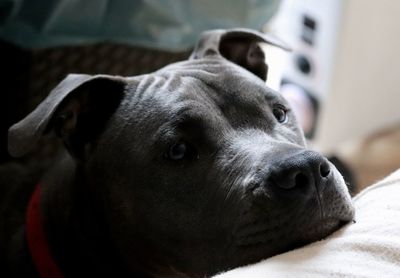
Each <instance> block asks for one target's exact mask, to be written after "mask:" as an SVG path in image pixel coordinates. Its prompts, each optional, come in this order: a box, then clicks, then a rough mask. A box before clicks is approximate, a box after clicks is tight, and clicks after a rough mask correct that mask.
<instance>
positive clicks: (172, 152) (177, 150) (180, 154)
mask: <svg viewBox="0 0 400 278" xmlns="http://www.w3.org/2000/svg"><path fill="white" fill-rule="evenodd" d="M167 157H168V158H169V159H171V160H182V159H185V158H194V157H197V152H196V150H195V149H194V148H193V147H192V146H191V145H189V144H187V143H185V142H179V143H176V144H174V145H172V146H171V147H170V148H169V151H168V154H167Z"/></svg>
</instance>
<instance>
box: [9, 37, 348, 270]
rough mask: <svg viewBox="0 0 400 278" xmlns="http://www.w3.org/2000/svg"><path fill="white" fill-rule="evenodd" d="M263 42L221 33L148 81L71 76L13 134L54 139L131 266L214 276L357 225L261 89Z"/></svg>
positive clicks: (293, 127)
mask: <svg viewBox="0 0 400 278" xmlns="http://www.w3.org/2000/svg"><path fill="white" fill-rule="evenodd" d="M232 34H234V35H232ZM260 40H265V38H264V37H262V35H260V34H257V33H254V32H249V31H243V30H241V31H236V33H235V32H221V31H217V32H212V33H207V34H206V35H205V36H204V37H203V39H202V40H201V41H200V42H199V44H198V46H197V48H196V49H195V52H194V54H193V55H192V59H191V60H188V61H185V62H181V63H176V64H172V65H170V66H167V67H165V68H163V69H161V70H159V71H157V72H155V73H153V74H149V75H143V76H138V77H132V78H117V77H108V76H97V77H90V76H82V75H78V76H70V77H69V79H68V78H67V79H66V80H65V81H63V83H61V84H60V85H59V87H58V89H57V88H56V89H55V91H53V93H52V95H53V97H49V99H48V100H47V102H46V101H45V102H43V104H42V108H41V112H40V111H39V112H33V114H34V113H36V114H34V115H33V116H30V118H29V117H28V118H27V120H26V122H25V123H21V124H19V126H16V127H15V128H14V129H13V130H14V131H12V134H13V135H12V136H16V134H17V135H18V136H19V137H21V134H22V135H24V134H27V133H28V135H29V132H28V131H26V130H27V127H26V126H28V125H29V124H30V126H32V125H33V126H36V131H35V132H37V134H36V133H35V132H32V131H31V133H30V134H31V136H33V137H37V136H40V135H41V134H42V133H43V132H45V131H46V130H48V129H49V128H50V127H53V128H55V129H56V131H57V133H58V134H59V135H60V137H61V138H63V140H64V143H65V145H66V147H67V149H68V150H69V151H70V153H71V155H72V156H74V157H75V159H77V160H78V161H80V162H79V164H80V165H83V166H82V167H83V168H84V172H85V174H86V177H88V178H87V179H88V183H90V184H91V185H94V186H92V187H91V188H95V189H94V190H97V191H99V192H101V194H102V196H104V198H103V199H104V206H105V207H106V212H107V216H106V217H107V219H108V222H109V224H110V225H109V226H110V231H111V234H112V235H113V240H114V242H115V245H116V246H117V249H118V250H119V253H120V254H122V258H123V260H124V261H125V263H126V265H127V266H130V265H132V267H133V268H137V267H138V265H139V266H141V267H143V268H146V267H149V268H150V269H151V268H152V266H154V265H156V266H157V267H156V268H152V269H151V270H150V271H158V270H160V269H162V270H166V271H168V270H173V271H177V272H183V273H187V274H189V275H210V274H215V273H216V272H218V271H221V270H226V269H229V268H233V267H236V266H240V265H243V264H248V263H251V262H255V261H258V260H260V259H263V258H267V257H269V256H272V255H275V254H278V253H281V252H284V251H287V250H289V249H291V248H294V247H296V246H300V245H302V244H305V243H308V242H311V241H314V240H318V239H320V238H323V237H325V236H327V235H328V234H329V233H331V232H332V231H334V230H336V229H337V228H338V227H339V226H340V225H341V224H343V223H345V222H348V221H350V220H351V219H352V218H353V208H352V205H351V201H350V196H349V194H348V190H347V188H346V186H345V184H344V181H343V179H342V177H341V175H340V174H339V173H338V171H337V170H336V169H335V167H334V166H333V165H332V164H330V163H329V162H328V161H327V160H326V159H325V158H323V157H322V156H320V155H319V154H317V153H315V152H312V151H308V150H306V149H305V141H304V138H303V134H302V132H301V130H300V129H299V127H298V125H297V123H296V119H295V118H294V116H293V113H292V112H291V111H290V107H289V106H288V104H287V102H286V101H285V100H284V99H283V98H282V96H281V95H280V94H279V93H277V92H275V91H273V90H271V89H269V88H268V87H266V85H265V82H264V80H262V79H263V78H265V77H266V72H267V68H266V67H265V66H263V65H264V61H263V55H261V54H260V53H259V49H258V48H257V47H255V42H256V41H260ZM273 43H275V42H273ZM260 62H262V63H260ZM260 77H261V78H260ZM66 88H67V89H66ZM54 103H55V104H54ZM49 107H50V108H49ZM39 108H40V107H39ZM39 110H40V109H39ZM37 111H38V110H37ZM31 115H32V114H31ZM39 118H41V119H43V118H44V119H46V120H42V121H39V120H38V119H39ZM38 122H39V123H38ZM21 130H25V131H24V132H21ZM32 134H33V135H32ZM31 139H32V138H31ZM25 140H26V138H25ZM15 142H16V143H15V145H14V147H12V148H14V152H15V153H18V152H25V149H26V146H25V147H24V146H23V145H24V144H23V143H21V141H20V142H18V140H15ZM12 148H11V149H12ZM132 262H135V263H134V264H132Z"/></svg>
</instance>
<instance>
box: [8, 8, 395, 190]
mask: <svg viewBox="0 0 400 278" xmlns="http://www.w3.org/2000/svg"><path fill="white" fill-rule="evenodd" d="M232 27H247V28H253V29H257V30H262V31H265V32H269V33H272V34H275V35H276V36H277V37H279V38H281V39H282V40H283V41H285V42H286V43H287V44H288V45H290V46H291V48H292V49H293V51H291V52H284V51H282V50H280V49H277V48H274V47H270V46H267V45H263V48H264V50H265V53H266V61H267V63H268V65H269V75H268V80H267V84H268V85H269V86H271V87H273V88H274V89H276V90H278V91H280V92H281V93H282V94H283V95H284V96H285V97H286V98H287V99H288V100H289V102H290V103H291V105H292V108H293V110H294V112H295V113H296V114H297V117H298V119H299V121H300V124H301V126H302V127H303V130H304V132H305V134H306V136H307V138H308V140H309V146H310V147H311V148H314V149H316V150H318V151H321V152H323V153H325V154H326V155H328V156H330V158H331V159H332V160H334V161H335V163H336V164H337V165H338V166H340V167H339V168H341V170H342V171H343V173H344V174H346V176H347V179H348V180H350V181H351V182H352V183H353V184H357V186H358V190H359V189H361V188H363V187H365V186H366V185H369V184H371V183H373V182H374V181H376V180H378V179H380V178H382V177H384V176H385V175H387V174H389V173H390V172H391V171H393V170H395V169H397V168H399V166H400V109H399V106H400V90H399V88H400V69H399V65H400V55H398V51H399V49H400V35H399V32H398V30H399V28H400V1H394V0H381V1H372V0H303V1H295V0H282V1H279V0H236V1H230V0H220V1H214V0H203V1H195V0H73V1H72V0H36V1H28V0H0V61H1V64H0V65H1V66H0V71H1V72H0V73H1V74H0V81H1V84H2V88H1V97H2V98H1V102H0V113H1V119H2V121H1V123H0V163H2V164H3V165H4V164H7V163H14V162H15V160H13V159H11V158H10V157H9V155H8V153H7V130H8V128H9V126H10V125H12V124H13V123H15V122H17V121H19V120H20V119H22V118H23V117H24V116H25V115H26V114H27V113H29V112H30V111H31V110H32V109H34V107H36V105H37V104H38V103H40V102H41V100H42V99H44V97H45V96H46V95H47V94H48V93H49V92H50V90H51V89H52V88H53V87H54V86H55V85H56V84H57V83H58V82H60V81H61V80H62V79H63V78H64V77H65V76H66V75H67V74H68V73H72V72H74V73H88V74H97V73H102V74H114V75H123V76H132V75H137V74H143V73H148V72H151V71H154V70H156V69H158V68H160V67H162V66H164V65H166V64H169V63H171V62H175V61H179V60H184V59H186V58H187V57H188V56H189V54H190V52H191V48H192V47H193V45H194V43H195V41H196V39H197V37H198V35H199V34H200V33H201V32H202V31H204V30H207V29H214V28H232ZM43 141H44V142H42V144H40V145H41V147H39V148H37V150H35V152H34V153H33V154H32V155H31V156H30V157H28V158H23V159H22V160H19V161H18V163H24V164H26V165H32V164H33V165H34V166H37V165H38V164H37V163H35V162H34V161H37V160H38V159H39V160H40V161H43V162H46V161H51V159H52V157H53V156H54V154H55V153H56V149H57V148H58V145H57V143H56V140H55V138H53V137H51V136H50V137H48V138H44V139H43ZM44 146H45V147H44ZM43 165H46V163H43ZM0 166H1V164H0ZM43 167H46V166H43ZM39 168H40V167H39Z"/></svg>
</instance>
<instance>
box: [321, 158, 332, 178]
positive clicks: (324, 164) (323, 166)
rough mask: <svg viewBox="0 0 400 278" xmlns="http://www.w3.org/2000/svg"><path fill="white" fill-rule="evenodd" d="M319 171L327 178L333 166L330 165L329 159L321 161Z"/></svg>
mask: <svg viewBox="0 0 400 278" xmlns="http://www.w3.org/2000/svg"><path fill="white" fill-rule="evenodd" d="M319 172H320V174H321V177H323V178H326V177H327V176H328V175H329V174H330V172H331V167H330V166H329V163H328V162H327V161H324V162H322V163H321V165H320V166H319Z"/></svg>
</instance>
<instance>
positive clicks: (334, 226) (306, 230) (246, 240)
mask: <svg viewBox="0 0 400 278" xmlns="http://www.w3.org/2000/svg"><path fill="white" fill-rule="evenodd" d="M351 220H353V214H351V213H350V214H349V215H347V216H346V217H342V218H336V217H335V218H334V217H329V218H325V219H318V220H316V221H312V223H311V224H308V225H305V226H304V227H303V228H300V229H301V230H299V229H298V228H292V229H290V228H286V229H285V227H284V226H278V225H275V226H268V225H264V226H262V225H260V227H259V228H258V229H257V228H253V229H248V230H245V229H243V230H239V231H238V232H237V233H235V235H234V238H235V245H236V246H237V247H240V248H262V247H263V246H265V245H269V244H270V245H274V246H276V245H279V241H282V245H283V249H285V250H284V251H288V250H291V249H294V248H297V247H300V246H303V245H305V244H308V243H311V242H314V241H317V240H321V239H324V238H326V237H327V236H329V235H331V234H332V233H333V232H335V231H336V230H338V229H340V228H341V227H342V226H344V225H345V224H347V223H349V222H350V221H351ZM282 232H283V235H281V236H278V237H270V236H269V235H271V234H275V233H277V234H278V233H282ZM292 235H293V236H292ZM277 242H278V243H277ZM285 243H288V244H285ZM284 245H286V247H285V246H284ZM284 251H282V252H284Z"/></svg>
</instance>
